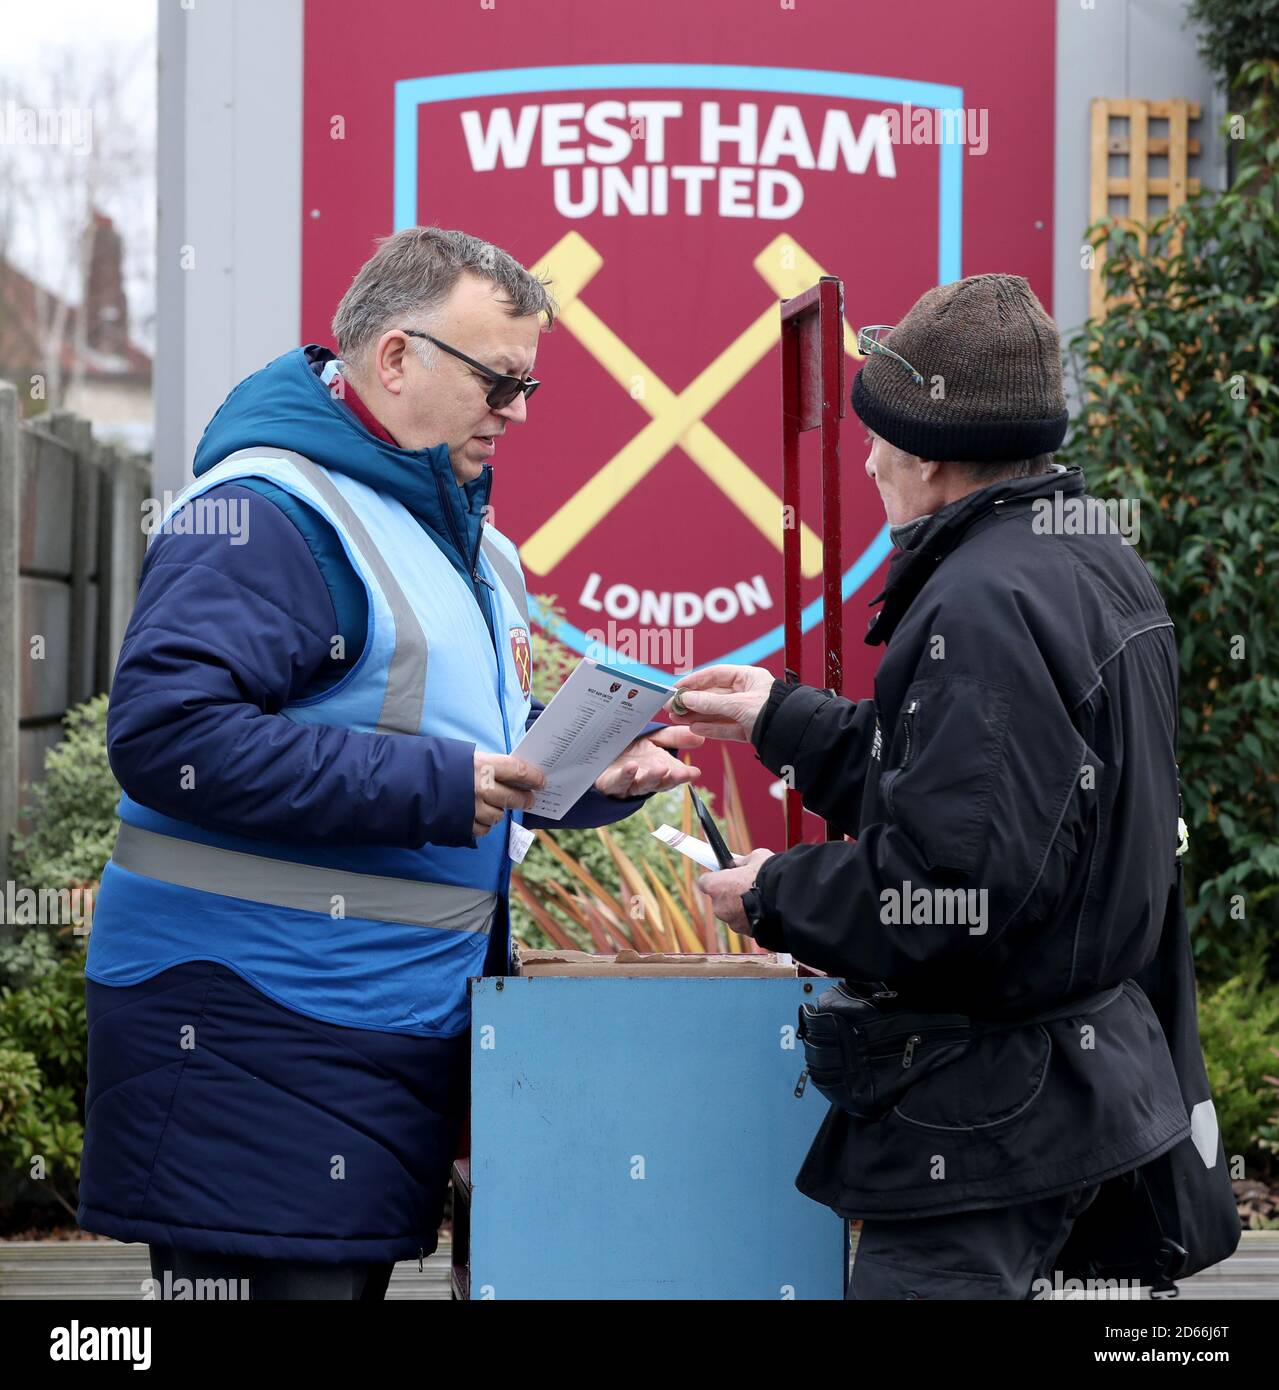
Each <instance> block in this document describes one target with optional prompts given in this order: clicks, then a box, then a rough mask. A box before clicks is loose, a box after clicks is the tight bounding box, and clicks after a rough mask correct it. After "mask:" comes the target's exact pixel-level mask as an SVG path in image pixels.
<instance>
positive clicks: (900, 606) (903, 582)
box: [865, 468, 1084, 647]
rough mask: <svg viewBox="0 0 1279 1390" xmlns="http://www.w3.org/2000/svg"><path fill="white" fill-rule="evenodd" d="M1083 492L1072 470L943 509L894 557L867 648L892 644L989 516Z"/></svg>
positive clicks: (1006, 485) (1010, 482)
mask: <svg viewBox="0 0 1279 1390" xmlns="http://www.w3.org/2000/svg"><path fill="white" fill-rule="evenodd" d="M1083 490H1084V475H1083V473H1082V472H1081V471H1080V470H1079V469H1078V468H1067V469H1064V470H1061V471H1058V470H1053V471H1052V472H1050V473H1036V474H1035V475H1034V476H1033V477H1030V478H1005V479H1003V480H1002V481H1000V482H997V483H991V485H990V486H989V487H984V488H980V489H978V491H976V492H970V493H969V494H968V495H967V496H966V497H961V498H959V499H958V501H955V502H952V503H951V504H950V505H949V506H948V507H943V508H942V509H941V511H939V512H937V513H936V514H935V515H933V516H932V517H930V518H929V519H928V521H927V524H926V525H924V526H921V527H920V528H919V530H918V531H916V532H915V534H914V535H913V536H911V538H910V540H909V542H908V543H907V546H906V548H905V549H904V550H898V551H895V552H894V554H893V556H892V558H891V559H890V560H889V562H888V576H887V579H886V581H885V583H884V589H883V592H882V593H880V594H877V595H876V596H875V597H874V598H873V599H871V603H872V604H875V603H879V602H880V601H881V600H882V601H883V605H884V606H883V607H882V608H881V609H880V610H879V612H878V613H876V614H875V616H874V617H873V618H872V619H871V621H870V627H869V628H868V630H867V632H866V639H865V640H866V644H867V645H868V646H871V647H874V646H878V645H879V644H880V643H883V642H887V641H888V639H889V638H890V637H891V636H892V635H893V633H894V632H895V631H896V629H897V624H898V623H900V622H901V620H902V618H903V617H904V616H905V614H906V610H907V609H908V608H909V607H910V605H911V604H912V603H913V602H914V600H915V595H916V594H918V593H919V591H920V589H922V588H923V587H924V583H925V581H926V580H927V579H928V577H929V576H930V575H931V574H932V573H933V571H934V570H935V569H936V568H937V566H938V565H940V564H941V562H942V561H943V560H944V559H945V558H946V556H947V555H949V554H950V552H951V551H952V550H954V549H955V547H956V546H957V545H959V544H960V542H961V541H962V540H963V539H964V537H965V536H966V535H967V534H968V531H969V529H970V528H971V527H972V526H973V524H974V523H975V522H977V521H979V520H981V518H982V517H986V516H989V515H990V514H991V513H992V512H993V511H994V510H995V509H996V507H1002V506H1006V505H1009V504H1012V503H1028V502H1031V501H1033V500H1034V499H1035V498H1036V497H1051V496H1052V495H1053V494H1054V493H1056V492H1060V493H1062V494H1063V496H1066V497H1074V496H1078V495H1079V494H1081V493H1082V492H1083Z"/></svg>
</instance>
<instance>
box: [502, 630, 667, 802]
mask: <svg viewBox="0 0 1279 1390" xmlns="http://www.w3.org/2000/svg"><path fill="white" fill-rule="evenodd" d="M673 688H674V686H673V685H655V684H654V683H653V682H652V681H650V680H645V679H643V678H641V677H639V676H634V675H631V674H629V673H628V672H626V671H619V670H616V669H615V668H613V667H611V666H605V665H603V664H601V663H600V662H598V661H595V660H593V659H592V658H591V657H589V656H586V657H583V658H582V660H581V661H579V662H578V663H577V665H576V667H574V669H573V673H572V674H571V675H570V676H569V678H568V680H566V681H565V682H564V684H563V685H562V686H560V688H559V689H558V690H557V691H556V692H555V695H554V697H553V698H552V700H551V702H550V704H548V705H547V707H546V708H545V709H544V710H543V711H542V713H541V714H539V715H538V717H537V719H536V720H534V722H533V727H532V728H531V729H530V730H529V731H528V733H526V734H525V735H524V737H523V738H522V739H521V740H520V741H519V743H518V744H517V745H516V746H515V747H514V748H513V749H512V750H511V751H512V753H514V754H516V755H518V756H519V757H521V758H523V759H524V760H525V761H526V762H530V763H533V764H534V765H535V766H536V767H540V768H541V769H542V771H543V772H544V773H546V786H545V787H543V788H542V790H541V791H539V792H536V793H535V794H534V801H533V804H532V806H530V807H529V808H528V809H529V811H530V812H531V814H533V815H535V816H541V817H542V819H543V820H559V819H561V817H562V816H563V815H564V813H565V811H567V810H568V809H569V807H570V806H572V805H573V803H574V802H575V801H577V799H578V798H579V797H580V796H582V795H583V793H584V792H586V791H588V790H589V789H590V787H591V786H592V785H593V784H594V782H595V779H596V778H597V777H598V776H599V775H600V773H601V772H603V771H604V769H605V768H606V767H607V766H608V765H609V763H611V762H612V761H613V759H614V758H616V757H617V755H618V754H619V753H620V752H621V751H622V749H623V748H625V747H626V745H627V744H628V743H630V742H631V740H632V739H634V738H637V737H638V736H639V735H640V734H642V733H643V732H644V727H645V725H647V724H648V723H649V722H650V721H651V720H652V718H653V716H654V715H655V714H656V713H657V711H658V710H660V709H661V707H662V706H663V705H664V704H665V703H666V701H667V700H669V699H670V697H671V691H672V690H673Z"/></svg>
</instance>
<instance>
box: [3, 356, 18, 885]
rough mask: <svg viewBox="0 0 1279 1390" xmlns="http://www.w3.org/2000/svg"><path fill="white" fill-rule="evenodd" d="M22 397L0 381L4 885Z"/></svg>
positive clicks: (13, 785) (14, 744) (11, 799)
mask: <svg viewBox="0 0 1279 1390" xmlns="http://www.w3.org/2000/svg"><path fill="white" fill-rule="evenodd" d="M20 447H21V445H20V441H19V435H18V393H17V390H16V389H15V388H14V387H13V386H11V385H10V384H9V383H8V382H7V381H0V885H2V884H3V883H5V882H7V881H8V879H9V865H10V843H9V841H10V837H11V836H12V835H13V832H14V831H15V830H16V829H17V826H18V670H19V662H20V661H21V659H22V654H21V653H20V652H19V650H18V644H19V636H18V634H19V631H20V618H19V614H18V594H19V591H18V523H19V518H20V517H21V515H22V510H21V487H22V460H21V458H20V456H19V449H20Z"/></svg>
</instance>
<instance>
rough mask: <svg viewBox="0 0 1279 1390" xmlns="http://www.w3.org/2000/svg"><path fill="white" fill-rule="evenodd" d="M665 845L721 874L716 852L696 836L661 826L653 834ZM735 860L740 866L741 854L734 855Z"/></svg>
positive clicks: (671, 826) (667, 826) (672, 827)
mask: <svg viewBox="0 0 1279 1390" xmlns="http://www.w3.org/2000/svg"><path fill="white" fill-rule="evenodd" d="M652 833H653V834H654V835H656V836H657V838H658V839H659V840H660V841H661V842H662V843H663V844H664V845H669V846H670V847H671V849H677V850H679V852H680V853H681V854H686V855H687V856H688V857H689V858H690V859H691V860H692V861H693V862H694V863H695V864H700V865H701V866H702V868H703V869H710V870H712V872H714V873H718V872H719V867H720V865H719V860H718V859H716V858H715V851H714V850H713V849H712V848H711V847H710V845H709V844H708V843H707V842H706V841H705V840H699V839H698V838H697V836H696V835H686V834H685V833H684V832H683V831H682V830H676V829H675V827H674V826H673V825H659V826H658V827H657V829H656V830H654V831H653V832H652ZM733 858H734V859H735V860H736V861H737V862H738V863H739V864H740V863H742V862H743V860H742V856H741V855H740V854H735V855H733Z"/></svg>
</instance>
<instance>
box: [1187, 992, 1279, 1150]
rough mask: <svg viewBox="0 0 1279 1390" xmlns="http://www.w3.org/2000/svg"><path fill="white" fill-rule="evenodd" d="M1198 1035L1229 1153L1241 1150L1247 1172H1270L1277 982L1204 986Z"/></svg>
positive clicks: (1277, 1028) (1278, 1063) (1278, 1032)
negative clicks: (1269, 1078)
mask: <svg viewBox="0 0 1279 1390" xmlns="http://www.w3.org/2000/svg"><path fill="white" fill-rule="evenodd" d="M1199 1038H1200V1041H1201V1042H1202V1044H1203V1050H1204V1061H1205V1063H1206V1064H1207V1067H1208V1081H1209V1084H1210V1085H1211V1087H1212V1100H1213V1105H1214V1106H1215V1108H1216V1111H1217V1123H1218V1124H1219V1125H1220V1126H1221V1137H1222V1140H1223V1142H1224V1143H1225V1147H1226V1153H1227V1155H1228V1156H1229V1155H1233V1154H1242V1155H1243V1156H1244V1163H1245V1166H1246V1167H1247V1169H1248V1173H1249V1176H1251V1177H1255V1176H1257V1174H1258V1172H1267V1173H1273V1172H1274V1171H1275V1169H1276V1163H1275V1153H1274V1150H1273V1149H1268V1148H1267V1145H1268V1143H1269V1142H1270V1141H1271V1140H1272V1139H1273V1138H1274V1137H1276V1136H1275V1134H1274V1128H1273V1127H1274V1124H1275V1108H1276V1092H1275V1088H1274V1087H1273V1086H1272V1085H1271V1084H1270V1083H1269V1082H1267V1080H1266V1076H1267V1074H1268V1073H1269V1074H1273V1073H1274V1072H1275V1070H1276V1068H1277V1067H1279V1061H1277V1060H1276V1058H1275V1056H1274V1054H1273V1052H1272V1048H1273V1047H1274V1045H1275V1043H1276V1040H1279V986H1276V985H1260V984H1258V983H1257V982H1256V981H1255V980H1253V979H1248V978H1245V977H1244V976H1236V977H1235V978H1233V979H1230V980H1227V981H1226V982H1225V983H1224V984H1222V985H1220V986H1218V987H1217V988H1216V989H1215V990H1205V991H1204V992H1203V993H1202V994H1201V995H1200V998H1199Z"/></svg>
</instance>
